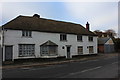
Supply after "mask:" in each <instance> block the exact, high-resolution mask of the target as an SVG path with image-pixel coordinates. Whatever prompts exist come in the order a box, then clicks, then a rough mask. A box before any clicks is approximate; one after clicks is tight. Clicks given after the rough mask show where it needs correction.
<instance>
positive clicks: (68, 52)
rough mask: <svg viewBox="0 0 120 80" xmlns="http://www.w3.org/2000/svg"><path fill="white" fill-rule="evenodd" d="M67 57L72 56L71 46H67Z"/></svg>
mask: <svg viewBox="0 0 120 80" xmlns="http://www.w3.org/2000/svg"><path fill="white" fill-rule="evenodd" d="M67 58H70V46H67Z"/></svg>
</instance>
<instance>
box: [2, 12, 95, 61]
mask: <svg viewBox="0 0 120 80" xmlns="http://www.w3.org/2000/svg"><path fill="white" fill-rule="evenodd" d="M86 27H87V28H84V27H83V26H82V25H80V24H75V23H71V22H63V21H56V20H51V19H44V18H41V17H40V16H39V15H38V14H34V15H33V16H21V15H20V16H18V17H16V18H15V19H13V20H11V21H10V22H8V23H6V24H4V25H3V26H2V36H3V38H4V39H2V40H3V43H2V44H3V61H6V60H12V61H14V60H15V59H24V58H54V57H60V56H65V57H66V58H72V56H74V55H86V54H97V35H96V34H94V33H93V32H91V31H89V23H88V22H87V24H86Z"/></svg>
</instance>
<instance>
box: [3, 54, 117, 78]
mask: <svg viewBox="0 0 120 80" xmlns="http://www.w3.org/2000/svg"><path fill="white" fill-rule="evenodd" d="M2 74H3V78H118V57H117V56H116V57H115V56H113V57H110V58H103V59H94V60H85V61H79V62H69V63H63V64H58V65H49V66H45V67H27V68H15V69H3V73H2Z"/></svg>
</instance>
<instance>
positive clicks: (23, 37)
mask: <svg viewBox="0 0 120 80" xmlns="http://www.w3.org/2000/svg"><path fill="white" fill-rule="evenodd" d="M21 38H32V37H27V36H22V37H21Z"/></svg>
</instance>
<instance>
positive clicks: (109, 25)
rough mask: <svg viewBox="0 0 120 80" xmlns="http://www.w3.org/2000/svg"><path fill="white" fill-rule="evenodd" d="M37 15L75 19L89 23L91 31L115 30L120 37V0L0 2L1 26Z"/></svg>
mask: <svg viewBox="0 0 120 80" xmlns="http://www.w3.org/2000/svg"><path fill="white" fill-rule="evenodd" d="M33 14H39V15H40V17H42V18H47V19H53V20H58V21H65V22H72V23H77V24H81V25H83V26H85V25H86V23H87V22H89V23H90V30H91V31H94V30H101V31H105V30H108V29H113V30H115V32H116V33H117V34H119V37H120V31H119V32H118V30H120V27H119V29H118V0H109V1H108V0H106V1H105V0H104V1H101V0H99V1H94V0H92V1H87V0H85V1H78V0H74V1H73V0H69V1H68V0H61V1H59V0H58V1H48V0H47V1H45V0H44V1H43V0H41V1H36V0H34V1H33V0H29V1H27V0H26V1H22V0H17V1H14V0H11V1H10V0H9V1H8V0H4V1H1V2H0V15H1V16H0V21H1V22H0V26H2V25H3V24H5V23H7V22H9V21H10V20H12V19H14V18H16V17H17V16H19V15H24V16H33Z"/></svg>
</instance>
